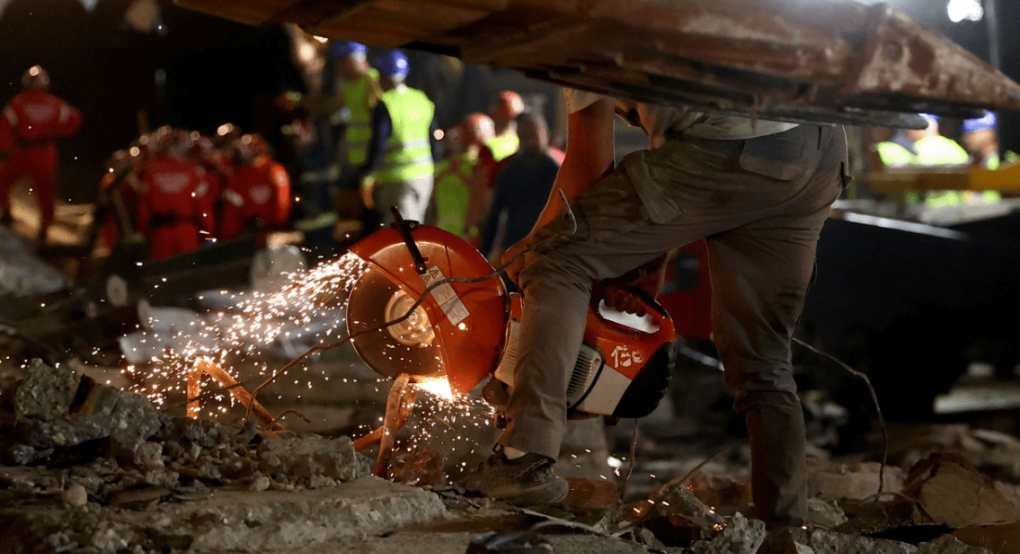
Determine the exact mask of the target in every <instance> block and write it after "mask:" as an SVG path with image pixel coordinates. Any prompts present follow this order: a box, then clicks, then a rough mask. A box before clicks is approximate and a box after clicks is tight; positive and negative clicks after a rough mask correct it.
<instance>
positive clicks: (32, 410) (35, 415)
mask: <svg viewBox="0 0 1020 554" xmlns="http://www.w3.org/2000/svg"><path fill="white" fill-rule="evenodd" d="M80 379H81V377H80V376H79V375H78V374H76V373H75V372H74V371H71V369H69V368H67V367H51V366H49V365H47V364H46V363H45V362H43V361H42V360H40V359H38V358H35V359H33V360H32V361H31V363H30V365H29V367H28V372H27V374H26V376H25V380H24V381H22V382H21V383H20V384H19V385H18V388H17V390H16V391H15V392H14V406H13V408H14V414H15V417H17V418H18V419H22V418H32V419H38V420H41V421H52V420H54V419H56V418H58V417H60V416H62V415H64V414H66V413H67V412H68V410H69V409H70V408H71V402H73V401H74V393H75V391H77V390H78V382H79V380H80Z"/></svg>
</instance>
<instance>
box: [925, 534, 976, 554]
mask: <svg viewBox="0 0 1020 554" xmlns="http://www.w3.org/2000/svg"><path fill="white" fill-rule="evenodd" d="M917 554H990V552H989V551H988V550H987V549H985V548H981V547H979V546H971V545H969V544H966V543H964V542H962V541H961V540H960V539H958V538H956V537H954V536H952V535H943V536H941V537H939V538H937V539H935V540H933V541H930V542H925V543H921V544H919V545H917Z"/></svg>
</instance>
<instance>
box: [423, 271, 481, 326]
mask: <svg viewBox="0 0 1020 554" xmlns="http://www.w3.org/2000/svg"><path fill="white" fill-rule="evenodd" d="M444 280H446V276H445V275H443V272H442V271H440V270H439V268H438V267H436V266H433V267H432V268H430V269H429V270H428V271H426V272H425V274H424V275H422V276H421V281H422V282H423V283H425V286H426V287H429V286H432V284H433V283H435V282H437V281H444ZM431 294H432V298H434V299H435V300H436V303H437V304H439V308H440V309H442V310H443V313H444V314H446V319H449V320H450V323H452V324H454V325H456V324H458V323H460V322H461V321H464V320H465V319H467V316H469V315H471V313H470V312H468V309H467V306H465V305H464V303H463V302H461V300H460V297H459V296H457V293H456V292H455V291H454V290H453V287H451V286H450V283H443V284H442V285H439V286H438V287H436V288H434V289H432V293H431Z"/></svg>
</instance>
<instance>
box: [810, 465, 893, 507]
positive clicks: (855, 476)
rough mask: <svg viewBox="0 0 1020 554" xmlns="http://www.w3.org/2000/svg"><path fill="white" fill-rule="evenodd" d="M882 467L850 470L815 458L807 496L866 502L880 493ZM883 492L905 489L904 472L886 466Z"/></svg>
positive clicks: (811, 466)
mask: <svg viewBox="0 0 1020 554" xmlns="http://www.w3.org/2000/svg"><path fill="white" fill-rule="evenodd" d="M880 470H881V464H878V463H875V462H864V463H859V464H855V465H852V466H847V465H844V464H832V463H829V462H826V461H823V460H819V459H817V458H812V459H811V461H810V463H809V464H808V496H809V497H817V498H822V499H825V500H836V499H854V500H863V499H865V498H868V497H870V496H872V495H874V494H877V493H878V492H879V490H878V486H879V476H880V475H879V472H880ZM882 476H883V477H884V479H882V491H881V492H899V491H900V490H901V489H902V488H903V482H904V473H903V470H902V469H900V468H898V467H894V466H889V465H887V466H885V471H884V472H883V473H882Z"/></svg>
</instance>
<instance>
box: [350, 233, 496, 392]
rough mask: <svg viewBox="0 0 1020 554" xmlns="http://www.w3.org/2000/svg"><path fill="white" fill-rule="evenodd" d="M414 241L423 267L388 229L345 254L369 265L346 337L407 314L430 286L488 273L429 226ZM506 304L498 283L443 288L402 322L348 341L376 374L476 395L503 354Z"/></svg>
mask: <svg viewBox="0 0 1020 554" xmlns="http://www.w3.org/2000/svg"><path fill="white" fill-rule="evenodd" d="M410 233H411V238H413V240H414V244H415V246H417V248H418V251H419V252H420V253H421V256H422V259H423V260H424V262H425V264H424V265H425V272H424V273H419V272H418V271H417V270H416V262H415V260H414V257H413V256H412V255H411V252H410V250H409V249H408V246H407V244H406V243H405V242H404V238H403V236H401V234H400V233H399V232H398V231H397V230H395V229H393V228H386V229H382V230H380V231H377V232H375V233H373V234H371V235H369V236H368V237H366V238H364V239H363V240H361V241H360V242H358V243H357V244H355V245H354V246H353V247H351V249H350V252H351V253H353V254H355V255H357V256H358V257H359V258H361V259H362V260H364V261H365V262H366V264H367V266H368V267H367V269H366V270H365V272H364V273H363V274H362V275H361V277H360V278H359V279H358V281H357V282H356V283H355V285H354V287H353V288H352V290H351V293H350V299H349V301H348V306H347V331H348V333H350V334H352V335H353V334H355V333H358V332H360V331H364V330H367V329H372V328H374V327H377V326H380V325H383V324H384V323H386V322H389V321H394V320H396V319H399V318H400V317H401V316H403V315H404V314H406V313H407V312H408V310H409V309H410V308H411V307H412V306H413V305H414V303H415V302H416V301H417V300H418V299H419V298H420V297H421V296H422V294H424V292H425V290H426V288H428V287H429V286H430V285H432V284H434V283H436V282H438V281H442V280H444V279H478V278H483V277H487V276H489V275H491V274H492V273H493V268H492V266H490V265H489V263H488V262H487V261H486V260H485V257H483V256H482V255H481V253H479V252H478V250H476V249H475V248H474V247H473V246H471V245H470V244H468V243H467V241H465V240H463V239H461V238H460V237H458V236H456V235H454V234H452V233H449V232H447V231H444V230H442V229H439V228H437V227H431V226H427V225H418V226H414V227H413V228H411V230H410ZM507 319H508V301H507V293H506V289H505V287H504V285H503V281H502V279H500V278H499V277H498V276H496V277H492V278H490V279H483V280H480V281H478V282H474V283H445V284H441V285H439V286H438V287H437V288H435V289H433V290H432V292H431V293H430V294H429V297H428V298H426V299H425V300H424V301H423V302H422V303H421V305H420V306H418V307H417V308H416V309H415V310H414V312H413V313H412V314H411V315H410V316H409V317H408V318H407V319H405V320H403V321H401V322H399V323H396V324H393V325H390V326H388V327H386V328H385V329H381V330H379V331H374V332H370V333H365V334H362V335H360V336H357V337H355V338H354V339H352V341H351V342H352V343H353V345H354V349H355V350H356V351H357V353H358V355H359V356H360V357H361V358H362V360H364V361H365V363H367V364H368V365H369V366H370V367H371V368H372V369H373V370H375V371H376V372H377V373H379V374H381V375H384V376H386V377H391V378H395V377H396V376H398V375H400V374H401V373H407V374H409V375H410V376H411V378H412V380H415V381H426V380H430V379H435V378H439V377H444V376H445V377H446V378H447V379H448V380H449V382H450V388H451V389H452V390H453V391H454V392H456V393H460V394H464V393H467V392H469V391H470V390H471V389H473V388H474V387H475V386H476V385H477V384H478V383H480V382H481V381H482V379H484V378H485V377H486V376H487V375H489V374H490V373H491V372H492V371H493V369H494V368H495V367H496V362H497V360H498V358H499V353H500V351H501V349H502V347H503V341H504V337H505V333H506V325H507Z"/></svg>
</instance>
